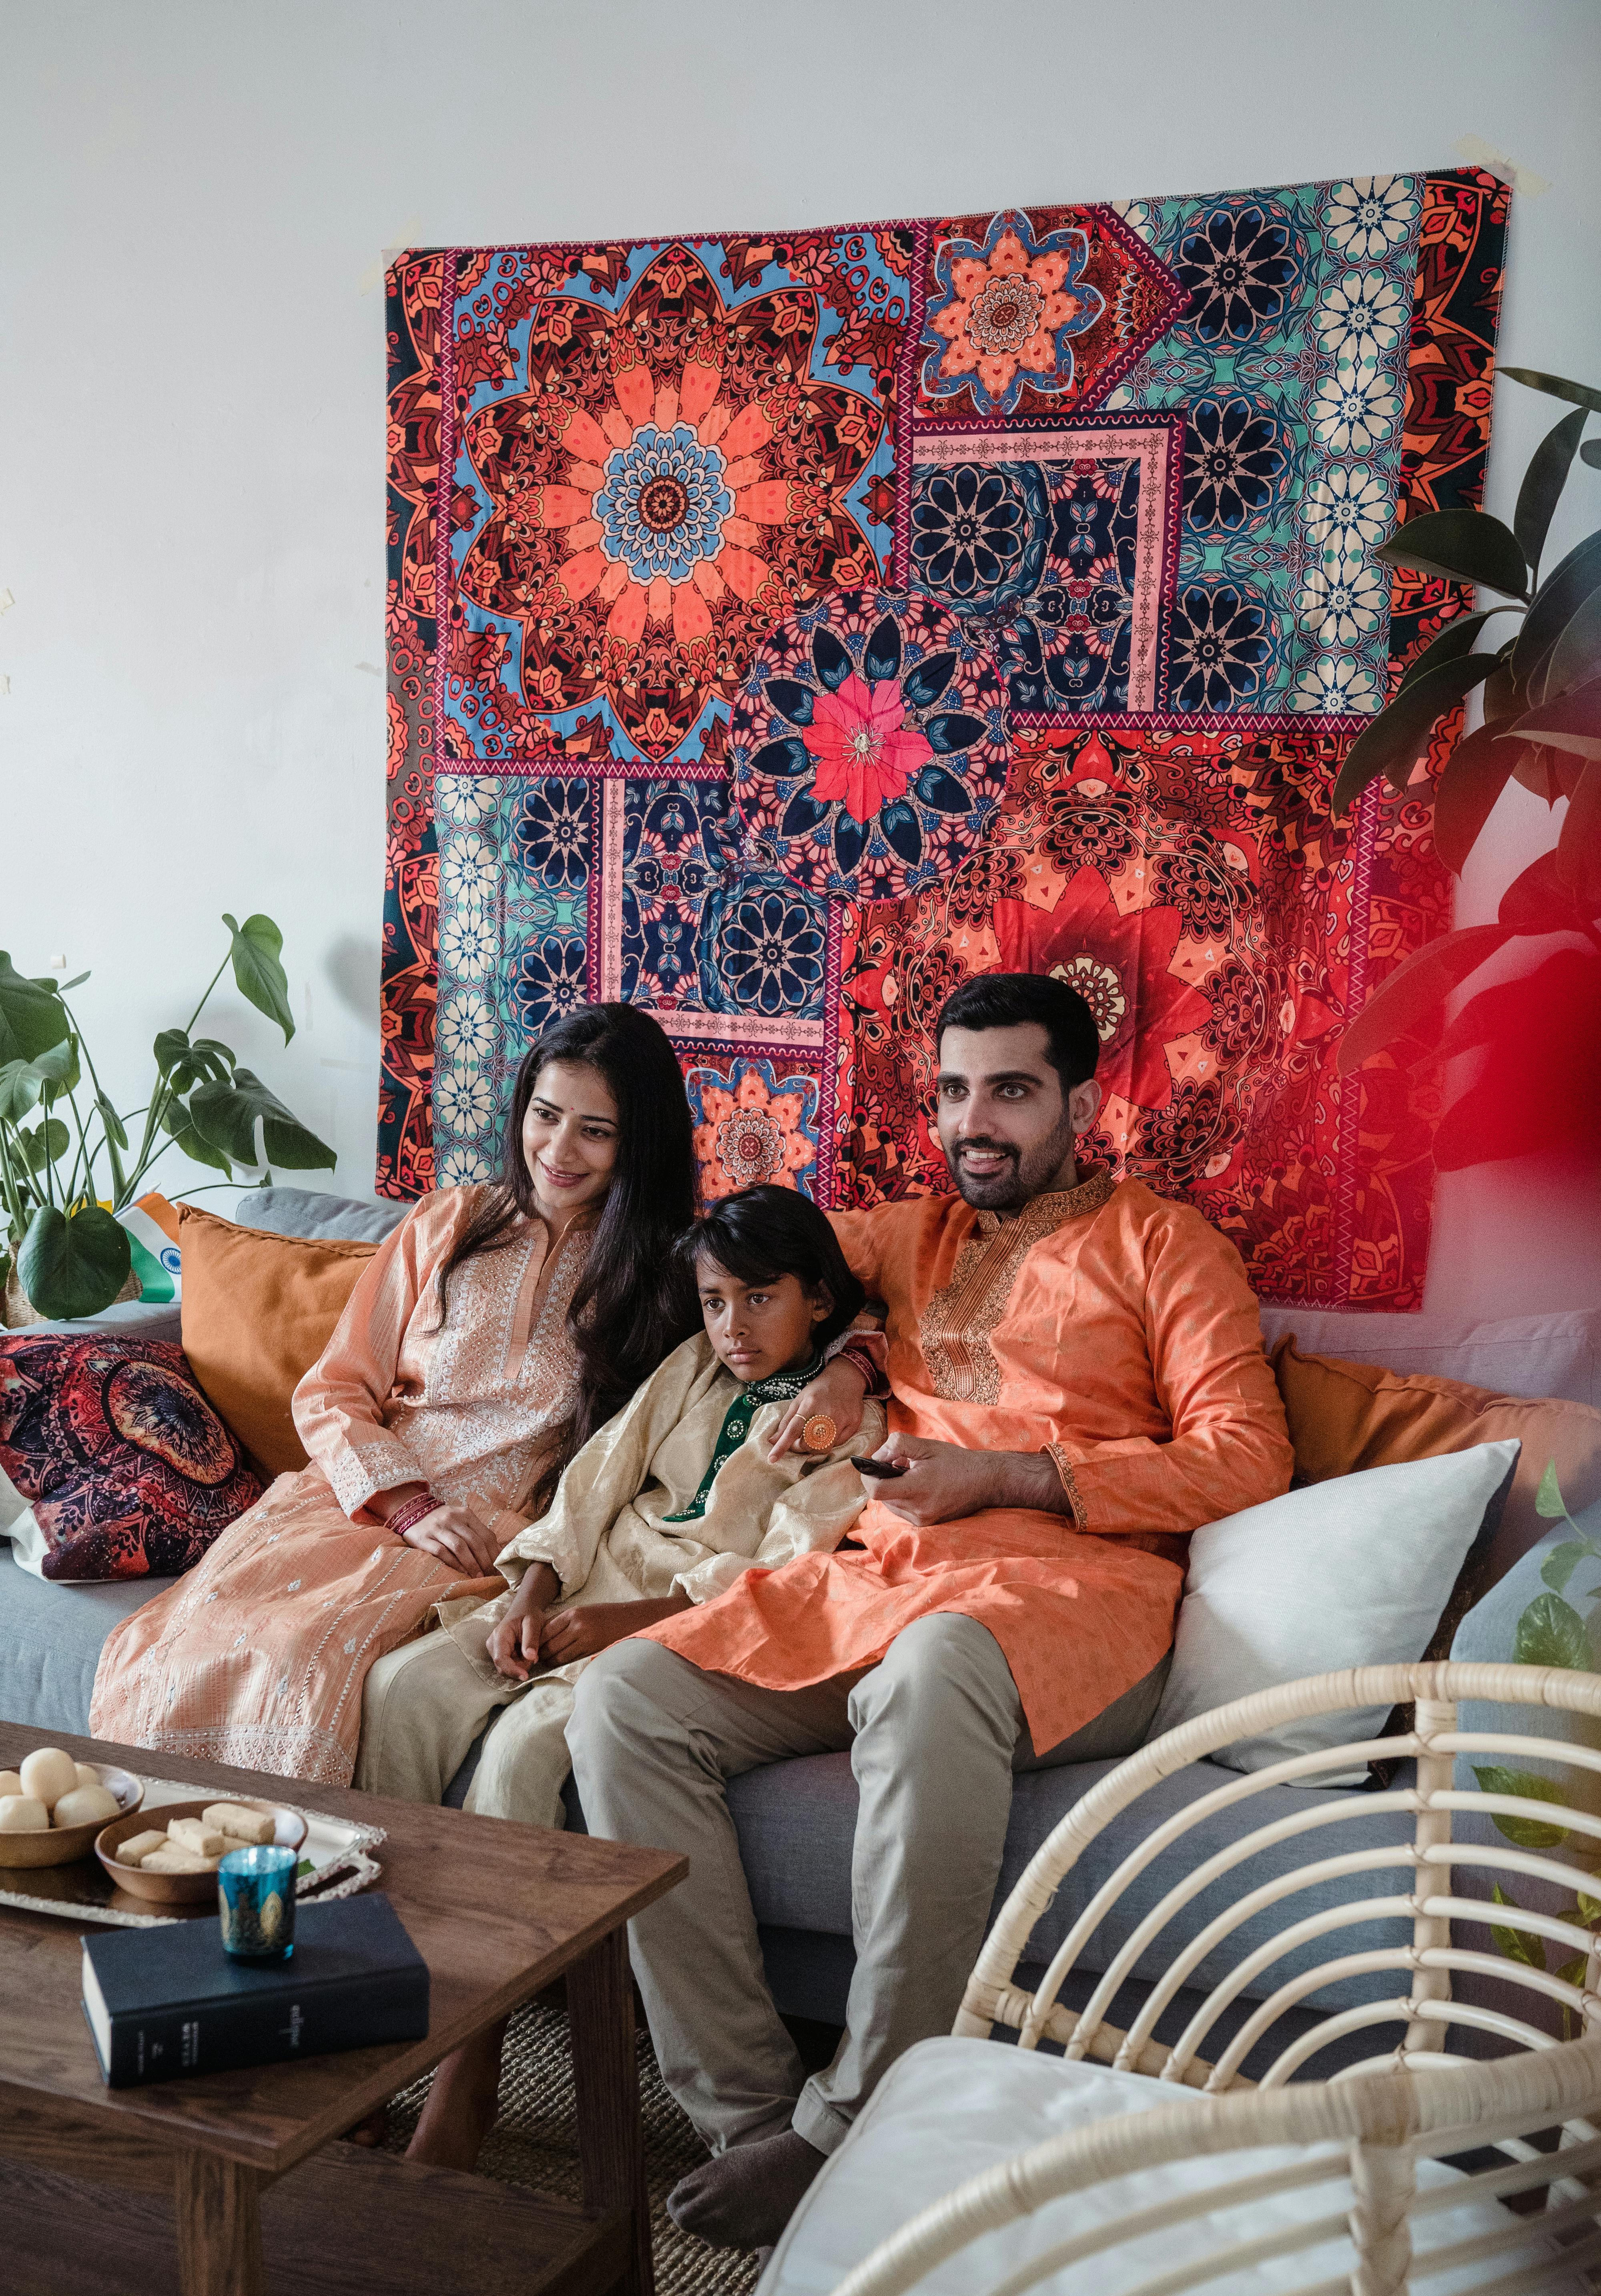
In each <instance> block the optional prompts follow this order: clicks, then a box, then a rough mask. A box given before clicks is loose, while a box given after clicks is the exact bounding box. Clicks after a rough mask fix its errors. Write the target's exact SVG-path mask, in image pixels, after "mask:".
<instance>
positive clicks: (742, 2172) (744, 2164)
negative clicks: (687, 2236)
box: [667, 2128, 826, 2249]
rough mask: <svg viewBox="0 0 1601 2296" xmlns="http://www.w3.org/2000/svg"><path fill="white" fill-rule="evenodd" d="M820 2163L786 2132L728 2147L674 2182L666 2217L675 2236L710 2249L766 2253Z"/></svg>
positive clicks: (792, 2133) (802, 2142)
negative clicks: (677, 2232) (684, 2236)
mask: <svg viewBox="0 0 1601 2296" xmlns="http://www.w3.org/2000/svg"><path fill="white" fill-rule="evenodd" d="M825 2157H826V2156H825V2154H823V2153H819V2152H818V2150H817V2146H816V2145H815V2144H808V2143H807V2141H806V2139H805V2137H804V2136H797V2135H796V2133H795V2131H794V2130H793V2129H792V2128H786V2129H785V2130H784V2134H783V2135H782V2136H763V2137H759V2138H758V2139H757V2141H756V2143H755V2144H735V2145H733V2146H731V2147H730V2148H729V2150H728V2151H727V2153H718V2155H717V2157H716V2158H715V2159H714V2160H710V2161H707V2163H706V2165H705V2167H704V2168H703V2169H691V2171H690V2173H689V2175H688V2176H687V2177H680V2178H679V2180H678V2182H677V2184H676V2185H674V2186H673V2188H672V2191H671V2192H670V2193H669V2194H668V2196H667V2213H668V2215H669V2217H671V2218H672V2220H673V2222H674V2223H675V2224H676V2225H677V2227H678V2229H679V2230H680V2232H692V2233H694V2235H695V2236H696V2238H697V2239H700V2240H703V2241H706V2242H708V2243H710V2245H711V2246H712V2247H713V2248H758V2249H759V2248H768V2247H770V2246H772V2244H773V2243H775V2242H776V2240H777V2238H778V2235H779V2234H780V2233H781V2232H782V2231H783V2230H784V2226H785V2225H786V2224H788V2222H789V2220H790V2218H792V2216H793V2215H794V2213H795V2210H796V2209H797V2208H798V2207H799V2206H800V2204H801V2199H802V2197H803V2196H804V2194H805V2193H806V2190H807V2187H808V2186H809V2185H810V2184H811V2182H812V2180H813V2178H814V2177H816V2176H817V2172H818V2170H819V2169H821V2168H822V2166H823V2162H824V2160H825Z"/></svg>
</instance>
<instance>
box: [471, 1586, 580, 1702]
mask: <svg viewBox="0 0 1601 2296" xmlns="http://www.w3.org/2000/svg"><path fill="white" fill-rule="evenodd" d="M561 1591H562V1582H561V1580H560V1579H558V1578H557V1576H556V1574H555V1572H554V1570H552V1569H551V1567H550V1565H549V1563H548V1562H531V1563H530V1565H529V1567H528V1569H527V1570H525V1571H524V1572H523V1574H522V1579H521V1584H520V1585H519V1587H518V1588H517V1591H516V1593H515V1594H514V1595H513V1596H512V1601H511V1607H510V1608H509V1609H508V1610H507V1611H506V1612H505V1616H504V1618H501V1619H499V1620H497V1621H496V1623H495V1625H494V1626H493V1627H491V1628H490V1629H489V1641H488V1643H487V1644H485V1648H486V1649H487V1650H488V1652H489V1661H490V1664H491V1665H492V1666H493V1667H494V1668H495V1669H496V1671H497V1673H499V1674H505V1675H509V1676H510V1677H511V1678H512V1680H513V1682H526V1681H527V1680H528V1678H529V1676H530V1674H531V1673H532V1672H533V1670H534V1669H535V1667H537V1666H538V1663H539V1638H540V1636H542V1635H543V1634H544V1632H545V1614H546V1611H548V1610H549V1608H550V1606H551V1604H552V1603H554V1601H555V1599H556V1596H557V1595H559V1594H560V1593H561Z"/></svg>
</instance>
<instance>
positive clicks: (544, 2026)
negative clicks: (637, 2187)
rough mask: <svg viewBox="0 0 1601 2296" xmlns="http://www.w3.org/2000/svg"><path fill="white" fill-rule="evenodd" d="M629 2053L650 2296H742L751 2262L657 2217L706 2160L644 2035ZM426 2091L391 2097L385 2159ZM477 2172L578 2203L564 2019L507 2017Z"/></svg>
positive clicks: (408, 2129)
mask: <svg viewBox="0 0 1601 2296" xmlns="http://www.w3.org/2000/svg"><path fill="white" fill-rule="evenodd" d="M637 2046H638V2051H639V2107H640V2112H641V2114H642V2116H643V2118H644V2120H645V2182H646V2185H648V2187H649V2190H650V2196H651V2243H652V2247H653V2250H654V2252H655V2259H656V2288H657V2292H658V2296H746V2292H747V2291H748V2290H751V2289H752V2288H754V2287H755V2285H756V2281H757V2267H756V2259H755V2256H754V2255H753V2254H749V2255H748V2254H743V2253H741V2252H739V2251H730V2250H727V2249H715V2248H708V2247H707V2246H706V2244H705V2243H704V2242H703V2241H699V2240H695V2239H693V2238H692V2237H691V2235H689V2234H688V2233H684V2232H680V2231H679V2230H678V2227H677V2225H675V2224H674V2223H673V2221H672V2219H671V2218H670V2217H669V2215H668V2213H667V2209H666V2205H665V2204H666V2201H667V2195H668V2194H669V2192H670V2191H671V2190H672V2187H673V2186H674V2185H675V2184H676V2183H677V2180H678V2178H679V2177H681V2176H683V2175H684V2174H685V2172H686V2169H694V2168H695V2167H697V2166H698V2165H699V2164H700V2162H701V2161H703V2160H704V2159H705V2158H706V2148H705V2146H704V2145H703V2144H702V2143H701V2141H700V2139H699V2137H698V2136H696V2135H695V2133H694V2129H693V2128H691V2127H690V2125H689V2122H688V2120H687V2119H686V2117H685V2115H684V2113H683V2112H681V2111H680V2110H679V2108H678V2106H677V2104H675V2103H674V2102H673V2100H672V2098H671V2097H670V2096H669V2095H668V2092H667V2088H666V2087H665V2085H664V2083H663V2081H662V2079H661V2073H660V2072H659V2071H658V2070H657V2066H656V2056H655V2052H654V2050H653V2048H652V2047H651V2044H650V2037H649V2035H648V2034H646V2033H645V2032H641V2033H640V2035H639V2037H638V2043H637ZM429 2079H431V2076H429ZM427 2094H428V2079H423V2080H420V2081H416V2082H415V2083H414V2084H413V2086H412V2087H410V2088H408V2089H403V2090H402V2091H401V2092H400V2094H399V2095H398V2096H397V2097H396V2098H395V2099H394V2101H393V2103H391V2105H390V2121H389V2133H388V2135H387V2136H386V2138H385V2140H384V2141H385V2145H386V2148H387V2149H388V2150H389V2151H390V2152H391V2153H403V2152H404V2151H405V2150H406V2145H407V2144H408V2143H409V2141H410V2139H411V2135H412V2131H413V2130H414V2129H415V2127H416V2125H417V2117H418V2115H419V2113H420V2112H422V2110H423V2098H424V2097H425V2096H426V2095H427ZM478 2167H479V2173H480V2175H481V2176H485V2177H497V2179H498V2180H499V2181H500V2182H501V2183H503V2184H506V2185H522V2186H523V2187H524V2188H525V2189H526V2190H529V2191H531V2192H541V2193H552V2194H555V2195H556V2196H557V2197H558V2198H559V2199H562V2200H570V2201H578V2200H581V2199H582V2198H583V2192H582V2188H581V2184H580V2179H579V2148H578V2121H577V2116H576V2107H575V2103H574V2097H573V2087H572V2053H571V2047H570V2046H569V2043H568V2034H567V2020H566V2018H565V2016H564V2015H563V2014H562V2012H561V2011H560V2010H557V2009H544V2008H539V2007H538V2006H530V2007H529V2008H526V2009H521V2010H519V2012H518V2013H517V2015H516V2016H515V2017H514V2018H513V2021H512V2025H511V2030H510V2031H509V2032H508V2033H507V2035H506V2045H505V2055H504V2057H503V2058H502V2061H501V2074H500V2118H499V2120H497V2122H496V2124H495V2127H494V2128H493V2130H492V2131H491V2133H490V2135H489V2139H488V2141H487V2142H486V2144H485V2145H484V2149H483V2151H482V2153H480V2155H479V2161H478ZM463 2296H478V2292H477V2291H471V2292H469V2291H464V2292H463ZM485 2296H488V2292H485Z"/></svg>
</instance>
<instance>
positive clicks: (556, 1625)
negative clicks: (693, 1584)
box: [497, 1595, 690, 1666]
mask: <svg viewBox="0 0 1601 2296" xmlns="http://www.w3.org/2000/svg"><path fill="white" fill-rule="evenodd" d="M689 1608H690V1600H689V1597H688V1595H668V1596H667V1598H666V1599H665V1601H663V1602H660V1603H589V1604H588V1605H587V1608H585V1609H583V1610H579V1609H576V1608H575V1609H571V1610H566V1611H552V1612H551V1614H550V1616H549V1617H548V1618H547V1619H546V1621H545V1632H544V1635H543V1636H542V1637H541V1639H540V1644H539V1656H540V1658H541V1660H542V1661H544V1663H545V1664H546V1666H566V1665H567V1664H568V1663H569V1662H570V1661H571V1660H573V1659H575V1658H593V1657H594V1656H595V1652H596V1651H603V1650H609V1649H610V1648H611V1646H612V1644H613V1643H620V1642H621V1641H622V1640H623V1638H624V1636H628V1635H636V1634H637V1633H638V1632H639V1629H640V1628H641V1627H653V1626H655V1625H656V1624H657V1622H658V1620H661V1619H670V1618H673V1617H675V1616H676V1615H677V1612H678V1611H687V1610H688V1609H689ZM497 1663H498V1661H497Z"/></svg>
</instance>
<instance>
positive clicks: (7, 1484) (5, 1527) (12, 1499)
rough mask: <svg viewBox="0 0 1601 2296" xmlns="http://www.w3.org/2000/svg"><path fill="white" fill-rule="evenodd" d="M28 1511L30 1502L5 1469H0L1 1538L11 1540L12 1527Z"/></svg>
mask: <svg viewBox="0 0 1601 2296" xmlns="http://www.w3.org/2000/svg"><path fill="white" fill-rule="evenodd" d="M28 1511H29V1510H28V1501H27V1500H26V1499H25V1498H24V1497H23V1496H22V1494H21V1491H20V1490H19V1489H18V1488H17V1487H16V1485H15V1483H13V1482H12V1479H11V1477H10V1476H9V1475H8V1474H7V1473H6V1472H5V1470H4V1467H0V1538H11V1537H12V1524H13V1523H14V1522H15V1521H17V1519H18V1517H19V1516H20V1515H24V1514H26V1513H28Z"/></svg>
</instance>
